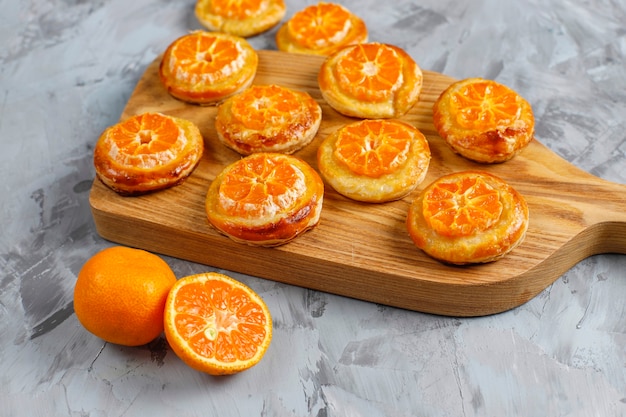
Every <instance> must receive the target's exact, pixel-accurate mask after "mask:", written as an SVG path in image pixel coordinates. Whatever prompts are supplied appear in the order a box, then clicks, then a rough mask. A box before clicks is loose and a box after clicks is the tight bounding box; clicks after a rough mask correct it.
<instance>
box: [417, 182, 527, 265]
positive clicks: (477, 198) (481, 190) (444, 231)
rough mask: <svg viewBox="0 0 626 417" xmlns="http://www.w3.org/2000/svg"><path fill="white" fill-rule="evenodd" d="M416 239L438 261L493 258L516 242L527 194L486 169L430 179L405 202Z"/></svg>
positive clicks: (521, 237) (522, 225) (524, 227)
mask: <svg viewBox="0 0 626 417" xmlns="http://www.w3.org/2000/svg"><path fill="white" fill-rule="evenodd" d="M406 223H407V229H408V231H409V235H410V236H411V238H412V240H413V242H414V243H415V245H416V246H417V247H418V248H420V249H422V250H423V251H424V252H425V253H426V254H428V255H430V256H432V257H433V258H435V259H438V260H440V261H442V262H446V263H451V264H459V265H461V264H468V263H484V262H492V261H495V260H498V259H500V258H502V257H504V256H505V255H506V254H508V253H509V252H511V251H512V250H513V249H514V248H515V247H517V246H518V245H519V244H520V243H521V242H522V241H523V240H524V237H525V235H526V230H527V229H528V223H529V211H528V205H527V203H526V201H525V199H524V198H523V197H522V196H521V195H520V194H519V193H518V192H517V191H516V190H515V189H514V188H513V187H511V186H510V185H509V184H508V183H506V182H505V181H504V180H502V179H501V178H499V177H496V176H495V175H493V174H490V173H488V172H484V171H462V172H455V173H453V174H448V175H445V176H442V177H440V178H438V179H437V180H435V181H433V182H432V183H431V184H430V185H429V186H428V187H426V188H425V189H424V190H422V191H421V192H420V194H419V195H418V196H417V197H416V198H415V199H414V200H413V202H412V203H411V206H410V207H409V211H408V215H407V221H406Z"/></svg>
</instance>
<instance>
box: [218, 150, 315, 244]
mask: <svg viewBox="0 0 626 417" xmlns="http://www.w3.org/2000/svg"><path fill="white" fill-rule="evenodd" d="M323 200H324V183H323V182H322V179H321V178H320V176H319V175H318V174H317V172H316V171H315V170H314V169H313V168H311V166H309V165H308V164H307V163H306V162H304V161H303V160H301V159H299V158H297V157H295V156H292V155H285V154H280V153H255V154H252V155H249V156H247V157H245V158H242V159H240V160H238V161H236V162H234V163H232V164H230V165H228V166H227V167H226V168H224V170H223V171H222V172H221V173H220V174H218V176H217V177H216V178H215V180H214V181H213V182H212V183H211V186H210V187H209V191H208V193H207V197H206V213H207V217H208V220H209V223H210V224H211V225H212V226H213V227H214V228H215V229H216V230H217V231H219V232H220V233H222V234H224V235H226V236H228V237H229V238H231V239H232V240H234V241H235V242H239V243H245V244H248V245H252V246H268V247H271V246H278V245H282V244H285V243H288V242H290V241H292V240H293V239H295V238H296V237H297V236H300V235H301V234H302V233H304V232H305V231H307V230H309V229H312V228H313V227H315V226H316V225H317V224H318V222H319V219H320V214H321V212H322V203H323Z"/></svg>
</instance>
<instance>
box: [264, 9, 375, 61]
mask: <svg viewBox="0 0 626 417" xmlns="http://www.w3.org/2000/svg"><path fill="white" fill-rule="evenodd" d="M367 37H368V33H367V26H366V25H365V22H364V21H363V20H362V19H361V18H360V17H358V16H356V15H355V14H354V13H352V12H351V11H350V10H348V9H347V8H345V7H344V6H342V5H340V4H337V3H326V2H319V3H317V4H314V5H311V6H308V7H306V8H304V9H302V10H300V11H298V12H297V13H295V14H294V15H293V16H292V17H291V18H290V19H289V20H288V21H287V22H286V23H285V24H284V25H282V26H281V27H280V29H279V30H278V32H277V33H276V46H277V47H278V50H280V51H284V52H292V53H301V54H312V55H323V56H328V55H330V54H332V53H333V52H335V51H337V50H338V49H339V48H341V47H344V46H346V45H353V44H357V43H363V42H367Z"/></svg>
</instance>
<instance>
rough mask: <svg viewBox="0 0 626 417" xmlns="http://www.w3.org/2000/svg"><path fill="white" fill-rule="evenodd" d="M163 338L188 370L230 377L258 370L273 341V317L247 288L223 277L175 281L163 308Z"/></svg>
mask: <svg viewBox="0 0 626 417" xmlns="http://www.w3.org/2000/svg"><path fill="white" fill-rule="evenodd" d="M164 323H165V337H166V338H167V341H168V343H169V345H170V346H171V348H172V350H173V351H174V352H175V353H176V355H177V356H178V357H179V358H180V359H182V360H183V362H185V363H186V364H187V365H189V366H190V367H192V368H194V369H196V370H198V371H202V372H206V373H208V374H211V375H228V374H234V373H237V372H241V371H244V370H246V369H249V368H251V367H252V366H254V365H256V364H257V363H258V362H259V361H260V360H261V358H262V357H263V356H264V355H265V353H266V351H267V349H268V347H269V345H270V342H271V340H272V318H271V315H270V311H269V309H268V308H267V305H266V304H265V302H264V301H263V299H262V298H261V297H260V296H259V295H258V294H257V293H256V292H254V291H253V290H252V289H251V288H250V287H248V286H247V285H245V284H243V283H241V282H239V281H237V280H235V279H233V278H231V277H229V276H227V275H223V274H220V273H216V272H208V273H204V274H197V275H191V276H187V277H184V278H181V279H179V280H178V281H176V283H175V284H174V286H173V287H172V288H171V290H170V292H169V295H168V297H167V301H166V303H165V318H164Z"/></svg>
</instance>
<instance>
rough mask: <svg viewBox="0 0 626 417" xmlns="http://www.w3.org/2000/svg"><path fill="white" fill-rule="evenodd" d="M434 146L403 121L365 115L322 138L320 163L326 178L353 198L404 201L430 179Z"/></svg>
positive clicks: (319, 149) (335, 187) (370, 200)
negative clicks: (425, 180) (429, 169)
mask: <svg viewBox="0 0 626 417" xmlns="http://www.w3.org/2000/svg"><path fill="white" fill-rule="evenodd" d="M429 163H430V148H429V146H428V141H427V140H426V137H425V136H424V135H423V134H422V132H420V131H419V130H418V129H417V128H415V127H413V126H411V125H409V124H407V123H405V122H401V121H399V120H389V119H379V120H372V119H366V120H362V121H360V122H354V123H351V124H348V125H346V126H344V127H342V128H340V129H338V130H336V131H335V132H333V133H332V134H330V135H329V136H327V137H326V139H324V141H323V142H322V144H321V145H320V146H319V148H318V153H317V165H318V169H319V171H320V174H321V175H322V178H323V179H324V180H325V181H326V183H327V184H329V185H330V186H331V187H333V188H334V189H335V190H336V191H337V192H338V193H340V194H342V195H344V196H345V197H348V198H351V199H353V200H358V201H363V202H370V203H380V202H385V201H391V200H397V199H400V198H402V197H404V196H406V195H407V194H409V193H410V192H411V191H413V190H414V189H415V188H416V187H417V185H418V184H420V183H421V182H422V181H423V180H424V178H425V177H426V173H427V171H428V166H429Z"/></svg>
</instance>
